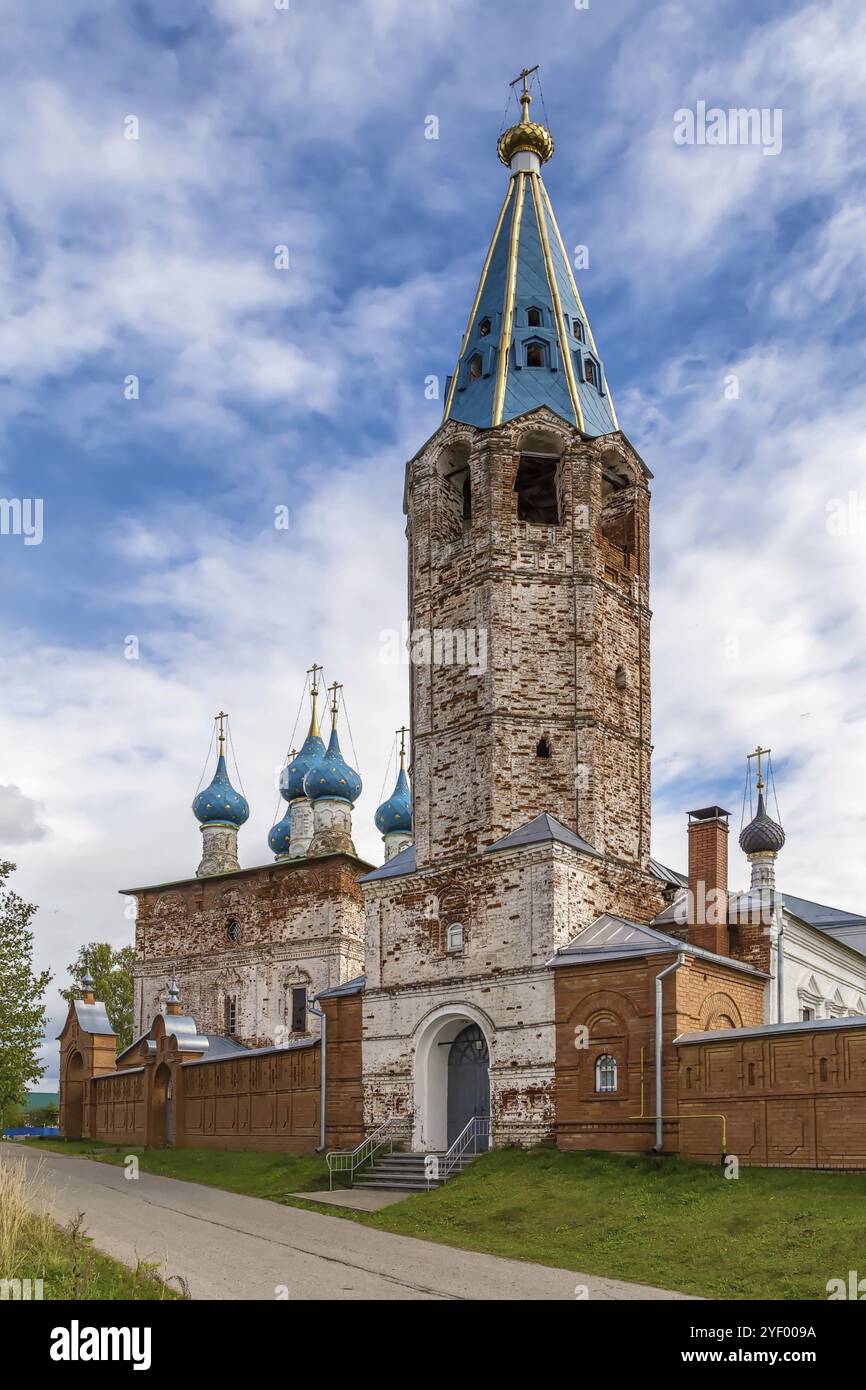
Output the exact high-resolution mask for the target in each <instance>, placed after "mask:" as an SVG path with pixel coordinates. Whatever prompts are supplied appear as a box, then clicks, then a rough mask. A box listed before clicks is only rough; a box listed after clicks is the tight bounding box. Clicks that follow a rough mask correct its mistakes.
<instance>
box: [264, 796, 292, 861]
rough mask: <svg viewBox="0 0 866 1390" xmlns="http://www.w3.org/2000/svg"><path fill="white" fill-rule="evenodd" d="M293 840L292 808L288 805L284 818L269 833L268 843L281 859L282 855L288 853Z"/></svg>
mask: <svg viewBox="0 0 866 1390" xmlns="http://www.w3.org/2000/svg"><path fill="white" fill-rule="evenodd" d="M291 840H292V808H291V806H287V807H286V814H285V815H284V816H283V818H282V820H278V821H277V823H276V825H275V826H274V827H273V829H272V830H271V832H270V834H269V835H268V844H269V845H270V847H271V850H272V852H273V853H274V854H275V855H276V857H277V858H278V859H279V858H280V856H281V855H284V854H288V852H289V846H290V844H291Z"/></svg>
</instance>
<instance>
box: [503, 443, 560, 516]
mask: <svg viewBox="0 0 866 1390" xmlns="http://www.w3.org/2000/svg"><path fill="white" fill-rule="evenodd" d="M561 457H562V450H561V448H560V445H559V441H558V440H557V439H556V438H555V437H554V436H552V435H548V434H544V433H536V434H529V435H527V436H526V437H525V438H524V439H523V440H521V446H520V459H519V461H518V465H517V476H516V478H515V480H514V491H515V492H516V493H517V519H518V521H528V522H532V523H535V524H536V525H543V526H558V525H559V524H560V521H561V514H562V508H561V506H560V496H559V494H560V465H561Z"/></svg>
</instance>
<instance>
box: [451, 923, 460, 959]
mask: <svg viewBox="0 0 866 1390" xmlns="http://www.w3.org/2000/svg"><path fill="white" fill-rule="evenodd" d="M448 950H449V951H455V952H456V951H462V950H463V923H462V922H452V923H451V926H450V927H449V928H448Z"/></svg>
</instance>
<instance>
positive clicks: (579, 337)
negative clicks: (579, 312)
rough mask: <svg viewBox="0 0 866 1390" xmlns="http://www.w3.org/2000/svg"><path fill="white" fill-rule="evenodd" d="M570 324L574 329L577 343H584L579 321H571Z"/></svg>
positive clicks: (581, 326)
mask: <svg viewBox="0 0 866 1390" xmlns="http://www.w3.org/2000/svg"><path fill="white" fill-rule="evenodd" d="M571 324H572V328H573V329H574V336H575V338H576V339H577V341H578V342H579V343H582V342H585V337H584V332H583V324H582V323H581V321H580V319H572V320H571Z"/></svg>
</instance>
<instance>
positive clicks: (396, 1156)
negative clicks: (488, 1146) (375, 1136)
mask: <svg viewBox="0 0 866 1390" xmlns="http://www.w3.org/2000/svg"><path fill="white" fill-rule="evenodd" d="M426 1157H427V1155H426V1154H415V1153H403V1152H401V1151H399V1150H395V1151H394V1152H393V1153H383V1154H380V1155H378V1156H377V1157H376V1158H375V1159H374V1160H373V1162H372V1164H371V1165H370V1167H368V1168H362V1169H361V1170H360V1171H359V1172H358V1173H357V1174H356V1176H355V1180H354V1182H353V1183H352V1186H353V1187H358V1188H365V1187H370V1188H379V1189H382V1190H387V1191H390V1192H428V1191H432V1189H433V1188H434V1187H442V1186H443V1185H444V1179H443V1178H434V1179H433V1180H432V1181H430V1182H428V1181H427V1179H426V1177H425V1176H424V1160H425V1158H426ZM436 1157H437V1158H438V1159H439V1161H440V1163H441V1162H442V1160H443V1159H444V1158H445V1155H444V1153H439V1154H437V1155H436ZM474 1158H475V1154H467V1155H466V1156H465V1158H461V1159H458V1161H457V1164H456V1165H455V1167H454V1168H452V1170H451V1173H450V1175H449V1176H450V1177H455V1176H456V1175H457V1173H459V1172H462V1170H463V1169H464V1168H465V1167H466V1166H467V1164H469V1163H471V1162H472V1161H473V1159H474Z"/></svg>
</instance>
